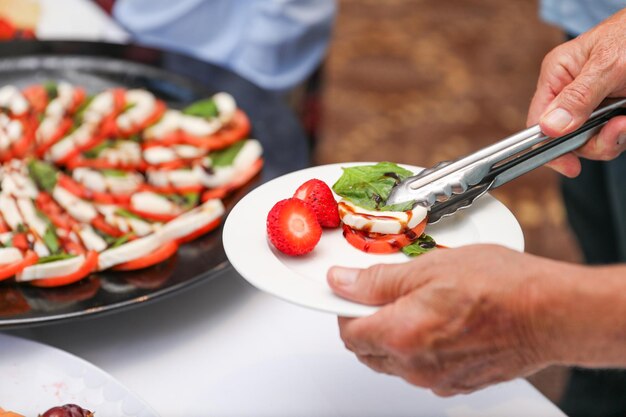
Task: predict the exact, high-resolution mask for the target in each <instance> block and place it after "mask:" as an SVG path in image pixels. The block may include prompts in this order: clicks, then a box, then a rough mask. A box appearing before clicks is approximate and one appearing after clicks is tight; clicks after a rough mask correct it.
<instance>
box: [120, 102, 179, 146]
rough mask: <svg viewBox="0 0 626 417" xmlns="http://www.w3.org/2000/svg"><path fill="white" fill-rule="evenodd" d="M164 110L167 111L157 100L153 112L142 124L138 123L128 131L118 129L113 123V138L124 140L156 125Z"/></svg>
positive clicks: (163, 104)
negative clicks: (117, 137)
mask: <svg viewBox="0 0 626 417" xmlns="http://www.w3.org/2000/svg"><path fill="white" fill-rule="evenodd" d="M165 110H167V107H166V106H165V103H163V102H162V101H161V100H157V102H156V105H155V108H154V110H153V111H152V113H151V114H150V115H149V116H148V117H147V118H146V119H145V120H144V121H143V122H141V123H139V124H138V125H136V126H133V127H132V128H131V129H129V130H123V129H120V128H119V126H118V125H117V123H115V125H114V126H113V130H114V132H113V134H114V136H119V137H123V138H126V137H129V136H132V135H134V134H137V133H139V132H143V131H144V130H145V129H146V128H147V127H148V126H150V125H152V124H154V123H156V122H157V121H158V120H159V119H160V118H161V116H163V113H165Z"/></svg>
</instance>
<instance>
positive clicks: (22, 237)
mask: <svg viewBox="0 0 626 417" xmlns="http://www.w3.org/2000/svg"><path fill="white" fill-rule="evenodd" d="M13 246H15V247H16V248H18V249H20V250H23V251H26V250H28V249H30V245H29V244H28V238H27V237H26V233H16V234H14V235H13Z"/></svg>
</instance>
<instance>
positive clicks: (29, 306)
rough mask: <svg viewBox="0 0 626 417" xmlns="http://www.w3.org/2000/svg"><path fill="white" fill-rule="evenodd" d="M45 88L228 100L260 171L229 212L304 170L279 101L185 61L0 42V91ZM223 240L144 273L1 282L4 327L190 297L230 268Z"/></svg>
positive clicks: (301, 146)
mask: <svg viewBox="0 0 626 417" xmlns="http://www.w3.org/2000/svg"><path fill="white" fill-rule="evenodd" d="M49 80H57V81H58V80H65V81H68V82H71V83H73V84H76V85H80V86H83V87H85V88H86V89H87V90H88V91H89V92H91V93H93V92H98V91H102V90H103V89H106V88H110V87H126V88H145V89H147V90H150V91H152V92H153V93H154V94H155V95H156V96H158V97H159V98H161V99H163V100H164V101H166V102H167V104H168V105H169V106H171V107H174V108H180V107H184V106H185V105H186V104H188V103H190V102H192V101H194V100H197V99H200V98H204V97H207V96H208V95H211V94H213V93H215V92H218V91H226V92H228V93H230V94H232V95H233V96H234V97H235V99H236V100H237V104H238V105H239V106H240V107H241V108H242V109H243V110H244V111H245V112H246V113H247V114H248V116H249V117H250V120H251V122H252V137H255V138H257V139H259V140H260V141H261V143H262V144H263V148H264V152H265V153H264V158H265V166H264V168H263V171H262V172H261V174H260V175H259V176H258V177H257V178H256V179H255V180H254V181H253V182H251V183H250V184H249V185H248V186H246V187H245V188H243V189H242V190H240V191H239V192H238V193H236V194H235V195H233V196H231V197H230V198H229V199H228V200H227V201H225V204H226V206H227V210H229V209H230V208H232V206H233V205H234V204H235V203H236V202H237V201H238V200H239V199H240V198H241V197H242V196H243V195H244V194H245V193H246V192H248V191H250V190H251V189H252V188H254V187H255V186H257V185H259V184H261V183H262V182H265V181H268V180H270V179H272V178H275V177H277V176H279V175H282V174H284V173H287V172H290V171H294V170H297V169H301V168H303V167H306V166H307V165H308V163H309V151H308V144H307V139H306V136H305V134H304V132H303V130H302V128H301V127H300V125H299V123H298V121H297V119H296V117H295V115H294V114H293V112H292V111H291V110H290V109H289V108H288V107H287V106H286V105H285V103H284V102H283V99H282V98H281V97H279V96H278V95H276V94H273V93H270V92H268V91H265V90H263V89H261V88H259V87H257V86H255V85H254V84H252V83H251V82H249V81H247V80H245V79H243V78H241V77H239V76H238V75H236V74H234V73H232V72H230V71H228V70H225V69H223V68H220V67H217V66H215V65H211V64H208V63H206V62H203V61H200V60H197V59H194V58H191V57H189V56H185V55H181V54H178V53H174V52H168V51H163V50H158V49H153V48H145V47H141V46H136V45H121V44H109V43H96V42H66V41H49V42H39V41H16V42H8V43H0V85H5V84H14V85H17V86H19V87H24V86H26V85H29V84H33V83H39V82H45V81H49ZM221 235H222V230H221V228H219V229H218V230H215V231H213V232H211V233H209V234H207V235H206V236H204V237H202V238H200V239H198V240H196V241H194V242H191V243H188V244H186V245H183V246H181V248H180V249H179V251H178V253H177V255H176V256H175V257H174V258H172V259H170V260H169V261H166V262H164V263H162V264H160V265H156V266H154V267H151V268H147V269H145V270H141V271H134V272H113V271H105V272H101V273H97V274H92V275H91V276H90V277H89V278H87V279H84V280H82V281H81V282H79V283H76V284H73V285H70V286H66V287H60V288H51V289H44V288H34V287H30V286H28V285H26V284H19V285H18V284H15V283H11V282H2V283H0V328H2V329H6V328H14V327H24V326H35V325H43V324H48V323H52V322H58V321H64V320H74V319H78V318H84V317H91V316H94V315H100V314H104V313H108V312H117V311H122V310H124V309H126V308H130V307H134V306H139V305H142V304H145V303H147V302H150V301H153V300H156V299H158V298H162V297H164V296H166V295H172V294H175V293H177V292H178V291H181V290H183V289H187V288H190V287H192V286H193V285H194V284H195V283H198V282H202V281H206V280H209V279H211V278H213V277H216V276H217V275H219V274H220V273H221V272H223V271H224V270H226V269H227V268H229V267H230V265H229V264H228V260H227V259H226V255H225V254H224V249H223V247H222V238H221ZM242 243H244V242H242ZM244 244H245V243H244Z"/></svg>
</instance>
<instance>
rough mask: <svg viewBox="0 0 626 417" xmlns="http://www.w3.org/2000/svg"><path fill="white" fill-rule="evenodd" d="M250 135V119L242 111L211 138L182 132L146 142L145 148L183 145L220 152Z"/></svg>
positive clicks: (237, 112)
mask: <svg viewBox="0 0 626 417" xmlns="http://www.w3.org/2000/svg"><path fill="white" fill-rule="evenodd" d="M249 133H250V119H248V116H247V115H246V114H245V113H244V112H243V111H242V110H240V109H237V110H236V111H235V114H234V115H233V118H232V120H231V121H230V122H229V123H228V124H226V125H225V126H223V127H222V128H221V129H220V130H218V131H217V132H215V133H214V134H212V135H209V136H193V135H190V134H188V133H185V132H184V131H182V130H178V131H175V132H171V133H168V134H167V135H164V136H161V137H159V138H156V139H152V140H149V141H145V142H144V147H148V146H156V145H157V144H158V145H160V146H170V145H176V144H181V143H186V144H188V145H193V146H196V147H198V148H201V149H204V150H218V149H223V148H226V147H228V146H230V145H232V144H233V143H235V142H237V141H239V140H241V139H243V138H245V137H247V136H248V134H249Z"/></svg>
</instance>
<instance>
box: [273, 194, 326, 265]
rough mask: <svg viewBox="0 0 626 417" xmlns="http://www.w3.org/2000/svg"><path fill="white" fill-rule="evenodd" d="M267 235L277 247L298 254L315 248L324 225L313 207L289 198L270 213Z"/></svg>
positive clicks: (294, 254)
mask: <svg viewBox="0 0 626 417" xmlns="http://www.w3.org/2000/svg"><path fill="white" fill-rule="evenodd" d="M267 235H268V236H269V239H270V242H272V244H273V245H274V246H275V247H276V249H278V250H279V251H281V252H283V253H285V254H287V255H292V256H298V255H304V254H306V253H309V252H311V251H312V250H313V248H314V247H315V245H317V242H319V240H320V237H321V236H322V227H321V226H320V224H319V223H318V221H317V218H316V217H315V212H314V211H313V209H312V208H311V207H309V206H308V205H307V204H306V203H305V202H303V201H302V200H299V199H297V198H288V199H286V200H281V201H279V202H278V203H276V204H275V205H274V207H272V209H271V210H270V212H269V213H268V215H267Z"/></svg>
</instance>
